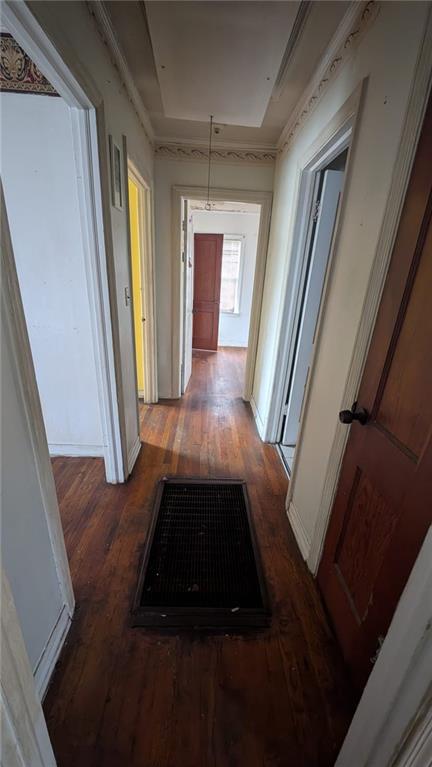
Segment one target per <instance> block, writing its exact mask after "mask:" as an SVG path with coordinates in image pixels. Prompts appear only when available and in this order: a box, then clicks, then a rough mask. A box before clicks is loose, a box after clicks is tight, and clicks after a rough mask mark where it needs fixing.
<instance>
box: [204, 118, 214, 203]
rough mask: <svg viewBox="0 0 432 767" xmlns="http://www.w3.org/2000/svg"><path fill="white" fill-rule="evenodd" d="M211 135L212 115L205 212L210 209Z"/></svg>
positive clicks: (211, 132)
mask: <svg viewBox="0 0 432 767" xmlns="http://www.w3.org/2000/svg"><path fill="white" fill-rule="evenodd" d="M212 134H213V115H210V135H209V156H208V175H207V203H206V206H205V207H206V210H210V209H211V205H210V171H211V153H212Z"/></svg>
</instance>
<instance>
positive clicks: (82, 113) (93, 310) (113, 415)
mask: <svg viewBox="0 0 432 767" xmlns="http://www.w3.org/2000/svg"><path fill="white" fill-rule="evenodd" d="M2 18H3V20H4V23H5V25H6V26H7V28H8V29H9V30H10V32H11V33H12V34H13V36H14V37H15V39H16V40H17V42H18V43H19V44H20V45H21V46H22V47H23V48H24V50H25V51H26V52H27V54H28V55H29V56H30V58H31V59H32V60H33V61H34V62H35V63H36V64H37V66H38V67H39V69H40V70H41V71H42V72H43V73H44V74H45V76H46V77H47V78H48V80H49V81H50V82H51V84H52V85H53V86H54V88H55V89H56V91H57V92H58V93H59V94H60V96H61V97H62V98H63V99H64V100H65V101H66V103H67V104H68V105H69V107H70V109H71V119H72V132H73V140H74V149H75V161H76V172H77V186H78V198H79V207H80V214H81V224H82V238H83V246H84V255H85V268H86V277H87V291H88V296H89V307H90V314H91V322H92V338H93V347H94V350H95V365H96V374H97V380H98V393H99V406H100V413H101V422H102V433H103V442H104V460H105V471H106V479H107V481H108V482H113V483H115V482H123V481H124V480H125V477H126V473H125V465H124V457H123V445H122V442H123V439H122V428H121V420H120V419H121V408H119V402H118V399H120V404H121V397H119V398H118V396H117V395H118V385H117V381H118V362H117V358H118V354H117V353H116V351H115V349H114V336H113V327H112V312H111V305H112V304H111V299H110V288H109V280H108V269H107V257H106V249H105V248H106V243H105V237H106V231H105V229H104V221H103V204H102V184H103V181H102V179H101V175H100V165H99V141H98V125H97V114H96V108H95V105H96V104H100V101H101V99H98V98H97V96H96V95H95V93H94V88H89V89H88V90H90V91H91V93H92V100H90V98H89V97H88V95H87V93H86V91H85V90H84V88H83V87H82V86H81V84H80V83H79V82H78V81H77V80H76V78H75V77H74V76H73V74H72V73H71V71H70V70H69V68H68V67H67V66H66V65H65V63H64V61H63V60H62V58H61V57H60V55H59V54H58V52H57V50H56V49H55V48H54V46H53V44H52V43H51V41H50V40H49V38H48V37H47V35H46V34H45V32H44V31H43V29H42V28H41V26H40V25H39V24H38V22H37V21H36V19H35V17H34V16H33V14H32V13H31V11H30V10H29V9H28V8H27V6H26V4H25V3H24V2H4V3H3V7H2ZM108 194H109V190H108ZM114 316H115V315H114Z"/></svg>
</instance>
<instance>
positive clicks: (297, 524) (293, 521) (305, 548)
mask: <svg viewBox="0 0 432 767" xmlns="http://www.w3.org/2000/svg"><path fill="white" fill-rule="evenodd" d="M286 506H287V515H288V519H289V523H290V525H291V529H292V531H293V533H294V536H295V539H296V541H297V544H298V547H299V549H300V551H301V554H302V557H303V559H306V558H307V555H308V553H309V550H310V538H309V535H308V533H307V530H306V529H305V527H304V525H303V519H302V517H301V515H300V514H299V513H298V511H297V509H296V507H295V506H294V504H293V502H292V500H290V501H289V503H288V502H287V504H286Z"/></svg>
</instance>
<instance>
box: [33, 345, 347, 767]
mask: <svg viewBox="0 0 432 767" xmlns="http://www.w3.org/2000/svg"><path fill="white" fill-rule="evenodd" d="M244 362H245V352H243V351H239V350H229V349H223V350H220V351H218V352H217V353H216V354H214V353H213V354H211V353H205V352H201V353H199V352H197V353H194V365H193V377H192V379H191V381H190V384H189V386H188V390H187V393H186V395H185V396H184V397H183V399H182V400H181V401H180V400H177V401H163V402H162V403H160V404H158V405H154V406H142V408H141V425H142V440H143V443H144V444H143V447H142V450H141V453H140V456H139V458H138V462H137V465H136V467H135V469H134V472H133V476H132V477H131V478H130V480H129V481H128V483H127V484H126V485H123V486H110V485H107V484H106V483H105V481H104V473H103V466H102V461H101V460H99V459H78V458H77V459H75V458H67V459H66V458H65V459H63V458H57V459H54V461H53V466H54V473H55V479H56V485H57V491H58V496H59V502H60V508H61V514H62V519H63V526H64V531H65V537H66V545H67V550H68V554H69V560H70V565H71V571H72V578H73V584H74V589H75V595H76V600H77V607H76V612H75V617H74V620H73V623H72V627H71V630H70V633H69V637H68V639H67V644H66V645H65V647H64V649H63V652H62V655H61V658H60V661H59V664H58V667H57V669H56V671H55V674H54V677H53V680H52V683H51V686H50V688H49V691H48V694H47V697H46V699H45V704H44V708H45V713H46V716H47V721H48V727H49V731H50V736H51V738H52V741H53V745H54V750H55V753H56V757H57V761H58V765H59V767H72V765H73V767H90V765H91V766H92V767H134V766H137V767H138V766H139V767H258V765H259V766H260V767H263V766H265V767H276V766H282V765H283V766H285V765H287V766H288V765H289V766H290V767H315V766H317V765H319V766H320V767H330V765H333V764H334V760H335V756H336V754H337V752H338V750H339V747H340V744H341V742H342V740H343V737H344V734H345V732H346V730H347V727H348V725H349V722H350V718H351V716H352V712H353V699H352V693H351V689H350V686H349V683H348V681H347V677H346V672H345V669H344V666H343V664H342V661H341V657H340V654H339V650H338V648H337V646H336V644H335V640H334V638H333V635H332V633H331V631H330V629H329V627H328V624H327V620H326V617H325V614H324V611H323V608H322V606H321V602H320V599H319V596H318V592H317V589H316V586H315V583H314V581H313V579H312V578H311V576H310V574H309V573H308V571H307V569H306V566H305V564H304V563H303V561H302V559H301V557H300V554H299V552H298V549H297V546H296V543H295V541H294V538H293V535H292V533H291V530H290V527H289V523H288V520H287V517H286V514H285V507H284V500H285V495H286V491H287V480H286V476H285V473H284V471H283V468H282V466H281V463H280V460H279V458H278V456H277V454H276V451H275V449H274V448H273V447H272V446H270V445H264V444H263V443H262V442H261V441H260V439H259V437H258V434H257V431H256V428H255V424H254V420H253V417H252V414H251V411H250V407H249V406H248V405H246V404H245V403H244V402H243V401H242V399H241V390H242V381H243V372H244ZM175 473H177V474H182V475H202V476H216V477H218V476H219V477H220V476H232V477H244V478H245V479H246V480H247V482H248V487H249V493H250V498H251V505H252V512H253V515H254V519H255V525H256V529H257V533H258V539H259V544H260V548H261V553H262V557H263V562H264V569H265V574H266V578H267V583H268V587H269V592H270V598H271V603H272V610H273V620H272V626H271V628H270V629H269V630H266V631H265V632H263V633H259V634H256V635H252V636H247V637H246V636H245V637H242V636H223V635H222V636H202V635H199V634H196V635H192V636H191V635H177V636H164V635H161V634H158V633H154V632H150V631H146V630H144V629H137V628H131V627H130V624H129V610H130V607H131V602H132V599H133V595H134V590H135V587H136V581H137V574H138V565H139V559H140V555H141V553H142V550H143V546H144V542H145V538H146V533H147V529H148V524H149V515H150V507H151V500H152V494H153V490H154V487H155V483H156V482H157V480H158V479H159V478H160V477H162V476H164V475H165V474H175Z"/></svg>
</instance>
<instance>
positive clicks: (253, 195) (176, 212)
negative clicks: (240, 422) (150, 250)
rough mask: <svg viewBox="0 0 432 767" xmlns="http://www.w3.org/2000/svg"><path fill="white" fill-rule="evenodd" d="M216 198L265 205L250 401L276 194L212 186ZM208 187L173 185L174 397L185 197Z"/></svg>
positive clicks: (248, 376) (197, 196)
mask: <svg viewBox="0 0 432 767" xmlns="http://www.w3.org/2000/svg"><path fill="white" fill-rule="evenodd" d="M211 194H212V200H223V201H231V202H253V203H256V204H258V205H260V206H261V214H260V224H259V230H258V242H257V255H256V262H255V277H254V286H253V294H252V308H251V315H250V324H249V338H248V351H247V358H246V371H245V383H244V389H243V399H244V400H245V402H249V400H250V398H251V396H252V390H253V381H254V376H255V363H256V354H257V346H258V334H259V325H260V321H261V306H262V297H263V290H264V276H265V268H266V261H267V247H268V238H269V231H270V216H271V205H272V198H273V195H272V193H271V192H251V191H249V190H245V189H222V188H212V193H211ZM206 195H207V189H206V187H198V186H173V187H172V201H171V206H172V207H171V242H172V254H171V265H172V294H171V306H172V326H171V329H172V357H171V366H172V369H171V397H172V398H173V399H177V398H178V397H180V396H181V362H182V350H183V262H182V257H181V226H182V219H183V206H182V201H183V200H205V199H206Z"/></svg>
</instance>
